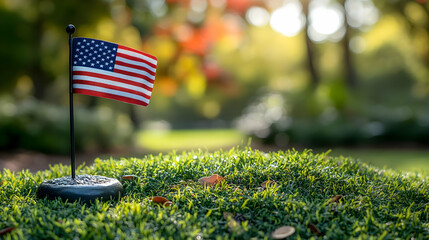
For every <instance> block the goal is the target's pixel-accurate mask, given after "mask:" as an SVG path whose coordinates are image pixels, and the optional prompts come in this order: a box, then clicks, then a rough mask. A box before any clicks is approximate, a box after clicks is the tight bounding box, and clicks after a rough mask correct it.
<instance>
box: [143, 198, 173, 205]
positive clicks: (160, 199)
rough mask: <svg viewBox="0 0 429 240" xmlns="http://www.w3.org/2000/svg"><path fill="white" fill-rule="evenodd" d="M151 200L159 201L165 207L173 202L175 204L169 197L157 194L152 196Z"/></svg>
mask: <svg viewBox="0 0 429 240" xmlns="http://www.w3.org/2000/svg"><path fill="white" fill-rule="evenodd" d="M149 199H150V200H152V202H154V203H157V204H159V205H162V206H164V207H168V206H170V205H171V204H173V203H172V202H171V201H169V200H168V199H167V198H165V197H160V196H155V197H151V198H149Z"/></svg>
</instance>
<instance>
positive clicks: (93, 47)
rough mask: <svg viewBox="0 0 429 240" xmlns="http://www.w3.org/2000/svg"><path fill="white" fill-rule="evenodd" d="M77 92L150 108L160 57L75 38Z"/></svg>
mask: <svg viewBox="0 0 429 240" xmlns="http://www.w3.org/2000/svg"><path fill="white" fill-rule="evenodd" d="M72 57H73V60H72V61H73V62H72V64H73V92H74V93H80V94H86V95H91V96H96V97H104V98H110V99H115V100H118V101H123V102H126V103H132V104H137V105H142V106H147V105H148V104H149V100H150V96H151V94H152V89H153V83H154V81H155V72H156V64H157V60H156V57H154V56H151V55H149V54H147V53H143V52H141V51H137V50H135V49H132V48H129V47H125V46H121V45H118V44H115V43H110V42H105V41H101V40H96V39H91V38H73V52H72Z"/></svg>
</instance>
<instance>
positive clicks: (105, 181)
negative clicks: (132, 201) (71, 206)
mask: <svg viewBox="0 0 429 240" xmlns="http://www.w3.org/2000/svg"><path fill="white" fill-rule="evenodd" d="M123 191H124V188H123V187H122V184H121V183H120V182H119V181H118V180H117V179H114V178H108V177H103V176H93V175H78V176H76V177H75V178H74V179H73V178H72V177H70V176H68V177H62V178H55V179H51V180H47V181H44V182H43V183H41V184H40V185H39V187H38V188H37V193H36V196H37V198H39V199H44V198H47V199H49V200H53V199H56V198H60V199H61V200H63V201H66V200H67V201H68V202H75V201H78V200H80V201H82V202H84V203H91V202H95V200H96V199H98V200H100V201H108V200H117V199H119V198H120V197H121V195H122V194H123Z"/></svg>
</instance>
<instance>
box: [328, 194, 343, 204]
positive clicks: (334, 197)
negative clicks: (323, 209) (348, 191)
mask: <svg viewBox="0 0 429 240" xmlns="http://www.w3.org/2000/svg"><path fill="white" fill-rule="evenodd" d="M342 198H343V195H336V196H333V197H331V200H329V203H333V202H339V201H340V200H341V199H342Z"/></svg>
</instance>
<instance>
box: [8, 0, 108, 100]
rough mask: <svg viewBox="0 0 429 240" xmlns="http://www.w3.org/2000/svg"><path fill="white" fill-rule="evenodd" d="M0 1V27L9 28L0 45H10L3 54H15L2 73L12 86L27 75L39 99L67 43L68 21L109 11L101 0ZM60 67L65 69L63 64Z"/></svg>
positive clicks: (94, 17)
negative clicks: (81, 0) (20, 76)
mask: <svg viewBox="0 0 429 240" xmlns="http://www.w3.org/2000/svg"><path fill="white" fill-rule="evenodd" d="M0 4H1V5H0V6H1V8H0V11H2V14H1V18H3V21H1V24H2V25H5V26H4V27H3V26H2V29H10V28H12V30H11V31H2V32H3V34H8V35H7V36H2V37H1V39H0V41H1V42H0V44H1V45H2V46H11V47H8V48H4V50H2V51H4V52H2V56H14V55H16V57H12V58H10V59H8V60H7V62H8V63H7V64H6V65H10V66H11V67H10V68H8V71H7V72H6V71H5V72H6V73H5V75H6V76H10V77H9V78H7V80H8V82H10V83H11V84H10V86H13V83H14V82H16V79H17V77H18V76H19V75H22V74H28V76H29V77H30V78H31V80H32V82H33V84H32V85H33V87H34V89H33V94H34V96H35V97H36V98H39V99H42V98H44V97H45V95H46V94H47V93H46V91H47V90H48V89H49V84H51V83H52V82H53V81H54V80H55V77H56V76H57V74H58V72H56V71H58V69H57V67H58V65H57V63H56V61H57V57H58V56H59V54H60V53H61V51H60V49H63V48H65V46H66V45H67V44H68V42H67V41H66V39H67V34H65V33H64V29H65V27H66V26H67V24H69V23H73V24H75V25H77V26H81V25H90V24H94V23H95V22H97V21H98V20H99V19H100V18H101V17H102V16H107V15H108V14H109V5H108V3H107V2H106V1H103V0H95V1H88V2H85V3H84V4H83V3H80V2H76V1H71V0H65V1H54V0H29V1H7V0H1V1H0ZM85 9H91V11H86V10H85ZM3 13H5V14H3ZM9 34H10V35H9ZM11 42H12V44H10V43H11ZM8 43H9V44H8ZM18 69H19V70H18ZM61 69H62V71H67V67H66V66H61ZM2 72H3V71H2ZM2 75H3V73H2ZM3 76H4V75H3Z"/></svg>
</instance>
